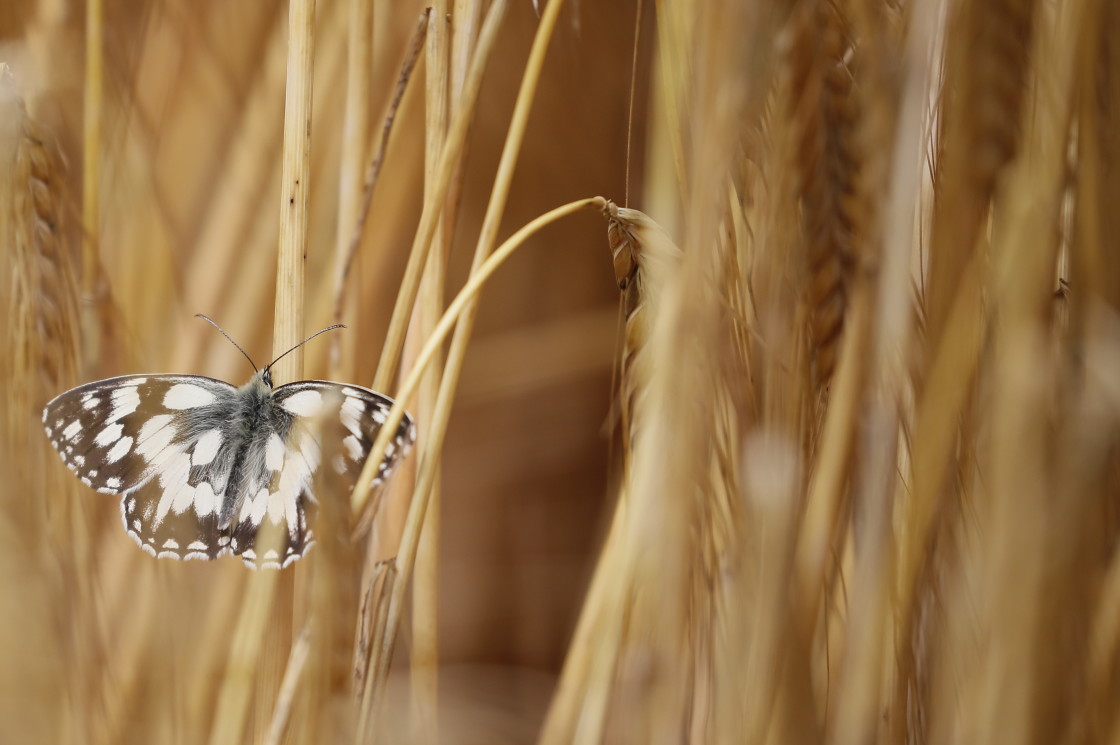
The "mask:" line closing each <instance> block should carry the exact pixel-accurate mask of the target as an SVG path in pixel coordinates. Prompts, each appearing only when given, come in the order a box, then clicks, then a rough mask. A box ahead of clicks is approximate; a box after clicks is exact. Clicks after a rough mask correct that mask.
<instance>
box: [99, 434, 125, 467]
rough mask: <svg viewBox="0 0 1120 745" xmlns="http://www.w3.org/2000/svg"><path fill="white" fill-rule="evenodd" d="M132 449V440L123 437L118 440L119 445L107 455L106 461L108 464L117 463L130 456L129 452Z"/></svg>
mask: <svg viewBox="0 0 1120 745" xmlns="http://www.w3.org/2000/svg"><path fill="white" fill-rule="evenodd" d="M131 449H132V438H131V437H122V438H121V439H119V440H117V443H116V444H115V445H113V447H112V448H110V449H109V452H107V453H105V461H106V462H107V463H116V462H117V461H118V460H120V459H121V458H123V457H124V456H126V455H128V451H129V450H131Z"/></svg>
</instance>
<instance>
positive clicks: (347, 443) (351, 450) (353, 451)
mask: <svg viewBox="0 0 1120 745" xmlns="http://www.w3.org/2000/svg"><path fill="white" fill-rule="evenodd" d="M342 445H343V447H345V448H346V454H347V455H349V456H350V460H360V459H361V457H362V443H361V442H359V441H358V438H357V437H355V436H354V435H347V436H346V439H344V440H343V441H342Z"/></svg>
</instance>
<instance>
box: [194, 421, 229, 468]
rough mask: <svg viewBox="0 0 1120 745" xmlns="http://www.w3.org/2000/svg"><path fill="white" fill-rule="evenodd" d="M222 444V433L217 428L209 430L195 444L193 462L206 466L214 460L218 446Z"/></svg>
mask: <svg viewBox="0 0 1120 745" xmlns="http://www.w3.org/2000/svg"><path fill="white" fill-rule="evenodd" d="M221 445H222V433H221V431H219V430H217V429H210V430H207V431H206V432H204V433H203V434H202V437H199V438H198V442H196V443H195V444H194V453H193V454H192V455H191V464H192V465H196V466H204V465H206V464H207V463H209V462H210V461H212V460H214V456H215V455H217V454H218V448H220V447H221Z"/></svg>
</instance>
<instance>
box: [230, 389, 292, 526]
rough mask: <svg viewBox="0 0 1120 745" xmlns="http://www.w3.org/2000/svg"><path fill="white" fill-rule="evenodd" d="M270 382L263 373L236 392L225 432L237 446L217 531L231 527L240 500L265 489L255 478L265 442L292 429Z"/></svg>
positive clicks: (288, 417) (264, 450) (264, 451)
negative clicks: (277, 401)
mask: <svg viewBox="0 0 1120 745" xmlns="http://www.w3.org/2000/svg"><path fill="white" fill-rule="evenodd" d="M271 382H272V381H271V376H270V375H269V374H268V371H267V370H262V371H260V372H258V373H257V374H256V375H254V376H253V377H252V378H251V379H250V380H249V382H248V383H246V384H245V385H243V386H241V387H240V388H238V389H237V396H236V403H235V405H234V409H233V412H232V416H231V417H230V420H229V421H228V422H227V423H226V428H227V429H226V431H227V432H228V433H229V436H230V437H231V439H232V440H233V441H234V442H236V443H238V444H237V447H236V449H235V451H234V452H235V455H234V457H233V468H232V470H231V472H230V478H229V481H228V482H227V483H226V489H225V494H224V495H223V496H222V508H221V514H220V518H219V527H220V528H223V529H224V528H227V527H228V526H230V525H231V524H232V522H233V519H234V517H235V516H236V514H237V511H238V509H239V507H240V504H239V502H240V499H239V497H243V496H244V495H246V494H248V495H250V496H251V495H253V494H255V493H257V491H258V490H259V489H261V488H262V487H266V486H267V484H261V483H256V479H257V478H258V476H259V474H261V473H262V472H264V468H263V463H264V460H265V457H266V452H267V448H268V440H269V438H270V437H272V436H279V437H281V438H282V437H284V436H285V435H286V434H287V432H288V429H289V428H290V427H291V420H292V417H291V414H290V413H288V412H287V411H285V410H284V409H283V408H281V407H280V406H277V405H276V400H275V398H274V397H273V395H272V385H271Z"/></svg>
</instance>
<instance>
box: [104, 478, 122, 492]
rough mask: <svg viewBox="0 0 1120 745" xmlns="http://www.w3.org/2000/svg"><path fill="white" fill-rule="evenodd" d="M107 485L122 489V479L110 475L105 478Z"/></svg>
mask: <svg viewBox="0 0 1120 745" xmlns="http://www.w3.org/2000/svg"><path fill="white" fill-rule="evenodd" d="M105 486H107V487H109V488H110V489H120V488H121V480H120V479H118V478H117V477H116V476H110V477H109V478H107V479H105Z"/></svg>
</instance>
